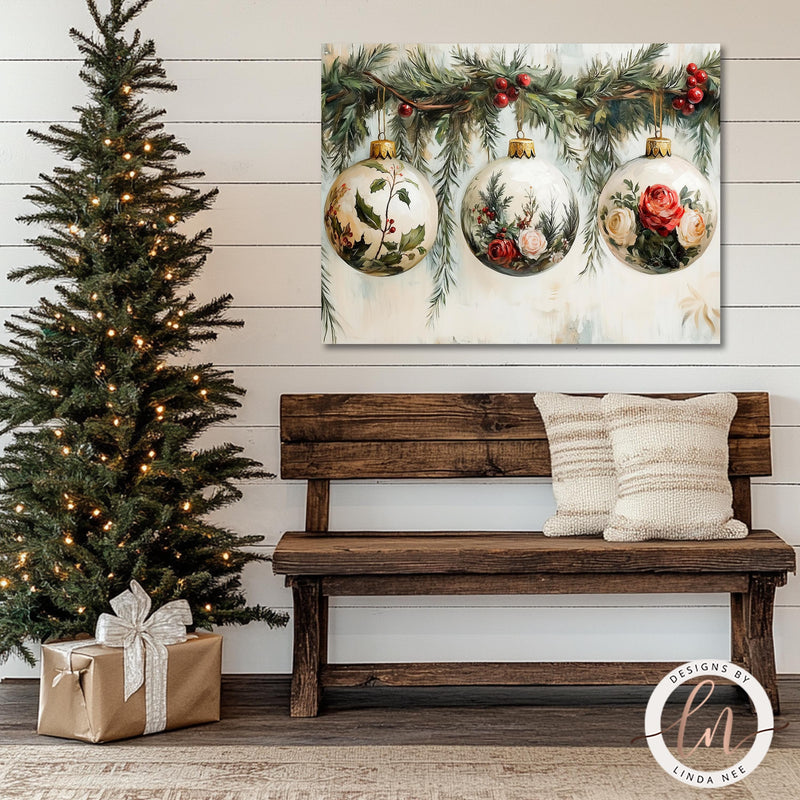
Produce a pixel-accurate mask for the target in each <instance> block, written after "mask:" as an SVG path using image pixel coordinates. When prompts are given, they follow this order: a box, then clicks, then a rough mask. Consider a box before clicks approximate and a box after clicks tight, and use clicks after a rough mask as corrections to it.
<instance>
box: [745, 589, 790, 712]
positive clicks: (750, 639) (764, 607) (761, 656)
mask: <svg viewBox="0 0 800 800" xmlns="http://www.w3.org/2000/svg"><path fill="white" fill-rule="evenodd" d="M745 605H746V610H745V613H746V617H747V620H746V621H747V656H748V661H747V662H746V666H747V669H748V670H749V671H750V672H751V673H752V675H753V677H754V678H755V679H756V680H757V681H758V682H759V683H760V684H761V685H762V686H763V687H764V690H765V691H766V693H767V696H768V697H769V699H770V700H771V701H772V710H773V712H774V713H775V714H780V713H781V706H780V701H779V699H778V679H777V674H776V671H775V645H774V643H773V639H772V618H773V613H774V609H775V579H774V578H772V577H770V576H761V575H751V577H750V591H749V592H748V593H747V596H746V603H745Z"/></svg>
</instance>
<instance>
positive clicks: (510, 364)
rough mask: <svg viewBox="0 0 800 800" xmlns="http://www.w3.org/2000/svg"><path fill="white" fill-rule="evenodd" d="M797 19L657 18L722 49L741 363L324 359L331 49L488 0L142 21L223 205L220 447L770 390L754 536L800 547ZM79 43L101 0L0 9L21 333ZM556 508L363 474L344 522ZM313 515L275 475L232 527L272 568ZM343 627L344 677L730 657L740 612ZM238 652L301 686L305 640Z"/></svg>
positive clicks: (590, 26)
mask: <svg viewBox="0 0 800 800" xmlns="http://www.w3.org/2000/svg"><path fill="white" fill-rule="evenodd" d="M101 2H102V0H101ZM793 8H794V7H793V6H792V5H791V4H790V3H789V2H788V0H767V2H766V3H765V4H762V5H761V6H760V7H759V13H757V14H754V15H751V14H747V15H744V14H731V13H730V9H729V8H728V6H727V5H726V4H725V3H723V2H722V0H712V2H708V3H701V4H697V3H695V4H693V5H692V7H691V19H692V25H691V27H692V30H691V35H688V34H687V29H686V15H685V14H684V13H681V11H680V9H677V10H676V13H675V14H670V15H666V16H664V17H660V18H659V21H658V30H657V35H658V37H659V38H660V39H663V40H666V41H676V42H681V41H685V40H686V39H687V38H691V39H694V40H696V41H703V40H709V41H721V42H722V43H723V47H724V52H723V56H724V64H723V68H724V70H725V81H726V95H725V104H724V107H723V117H724V122H723V136H724V139H723V193H724V203H725V206H724V222H723V236H724V240H723V266H724V275H723V308H724V309H725V310H724V312H723V313H724V315H725V330H724V334H723V336H724V344H723V346H722V347H719V348H704V347H699V348H677V347H666V348H639V347H626V348H612V347H600V348H577V347H564V348H543V347H459V348H444V347H425V348H404V347H376V348H343V349H342V348H340V349H336V348H330V347H327V348H326V347H323V346H322V345H320V344H319V322H318V317H319V256H318V244H319V235H320V234H319V231H320V226H319V225H318V224H317V223H316V222H315V221H314V220H316V219H317V213H318V208H319V181H320V169H319V159H318V155H317V153H318V142H319V134H320V126H319V111H318V108H319V98H318V94H317V93H318V91H319V61H318V59H319V47H320V43H321V42H323V41H383V40H385V39H386V37H387V35H389V36H391V38H392V39H394V40H396V41H404V40H408V41H420V40H422V41H446V42H447V41H463V42H469V41H475V40H482V39H485V38H486V36H485V19H486V16H485V3H482V2H479V0H461V2H459V3H458V4H457V7H456V4H455V3H443V4H439V5H436V4H430V3H429V2H428V0H407V2H405V3H404V4H403V8H402V12H398V10H397V7H396V4H394V3H389V2H388V0H374V2H372V3H369V4H366V3H363V2H360V1H359V0H343V1H342V2H340V3H329V2H323V1H322V0H311V2H310V4H309V3H306V4H305V5H303V6H298V5H297V4H292V3H288V2H281V1H280V0H276V2H253V0H226V2H225V3H220V2H219V0H154V3H153V5H152V6H150V7H149V8H148V9H147V10H146V11H145V13H144V14H143V16H142V17H141V27H142V29H143V32H144V33H145V34H146V35H151V36H153V37H154V38H155V39H156V44H157V48H158V52H159V54H160V55H161V56H162V57H163V58H165V59H166V60H167V64H166V66H167V69H168V72H169V76H170V78H171V79H173V80H174V81H176V82H177V83H178V84H179V87H180V89H179V92H178V93H176V94H175V95H173V96H167V97H165V98H163V99H164V102H165V104H166V106H167V110H168V114H167V122H168V124H169V126H170V129H171V130H172V131H174V132H175V133H176V134H177V135H178V136H179V137H181V138H182V139H183V140H184V141H186V142H187V144H188V145H189V146H190V148H191V149H192V151H193V152H192V155H191V156H190V157H189V158H187V159H186V161H185V162H184V163H185V166H186V168H197V169H202V170H204V171H205V172H206V173H207V177H206V178H205V179H204V180H205V182H206V183H208V184H217V185H219V186H220V188H221V193H220V198H219V201H218V203H217V205H216V207H215V209H214V211H212V212H210V213H208V214H207V215H206V216H205V217H204V219H203V220H202V222H203V223H207V224H209V225H212V226H213V228H214V241H215V243H216V245H217V248H216V250H215V252H214V254H213V255H212V256H211V258H210V259H209V264H208V269H207V271H206V273H205V275H204V276H203V277H202V278H201V279H200V280H199V281H198V283H197V285H196V286H195V287H193V288H195V290H196V293H197V294H198V295H199V296H201V297H210V296H212V295H215V294H219V293H222V292H227V291H231V292H232V293H233V294H234V295H235V297H236V304H237V306H238V308H239V312H238V313H239V314H240V316H241V317H242V318H243V319H244V320H245V321H246V323H247V326H246V328H245V329H244V330H243V331H240V332H233V333H229V334H226V335H225V336H223V337H222V340H221V341H220V342H218V343H217V344H215V345H214V346H213V347H209V348H207V350H206V354H207V356H208V357H209V358H211V359H214V360H216V361H217V362H218V363H220V364H221V365H228V366H232V367H233V368H234V369H235V372H236V377H237V380H238V381H239V382H240V383H241V384H242V385H243V386H245V387H246V388H247V389H248V396H247V398H246V400H245V405H244V407H243V408H242V411H241V413H240V415H239V417H238V418H237V420H236V421H235V423H234V424H233V425H231V426H229V427H227V428H224V429H218V430H215V431H213V432H211V433H209V435H208V436H207V437H206V441H207V442H208V443H213V442H218V441H224V440H226V439H227V440H232V441H235V442H237V443H241V444H243V445H245V446H246V447H247V448H248V450H249V452H250V453H251V454H253V455H255V456H257V457H259V458H261V459H262V460H263V461H264V462H265V464H266V465H267V467H268V468H269V469H271V470H272V471H275V472H277V471H278V467H279V460H278V459H279V447H280V445H279V436H278V421H279V409H278V398H279V395H280V394H281V393H290V392H293V393H303V392H385V391H391V392H480V391H496V392H499V391H506V392H531V391H536V390H549V391H571V392H591V391H597V390H599V389H603V390H610V391H640V392H662V391H663V392H670V391H673V392H674V391H719V390H737V391H748V390H751V391H769V392H770V393H771V409H772V450H773V474H772V475H771V476H770V477H767V478H757V479H756V480H755V481H754V486H753V503H754V524H755V525H756V527H765V528H769V527H772V528H774V529H776V530H778V531H779V532H781V533H782V534H783V535H784V536H785V537H786V538H787V539H788V540H789V541H790V543H792V544H793V545H795V546H796V547H800V521H798V517H797V514H796V508H797V507H798V505H800V351H798V348H797V345H796V341H797V334H798V332H800V280H798V278H797V263H798V259H800V228H798V226H797V225H796V219H797V217H798V211H800V161H798V160H797V159H796V158H794V151H795V149H796V145H795V143H796V141H797V140H798V137H800V96H799V95H798V94H797V92H796V91H794V87H796V86H797V84H798V82H800V45H798V43H797V38H796V31H795V26H792V25H789V24H786V21H787V12H791V13H793V11H792V10H793ZM687 9H688V6H687ZM585 12H586V13H585ZM588 12H591V13H588ZM516 13H517V15H518V18H519V19H518V22H517V24H515V26H514V30H515V31H517V32H518V33H516V34H515V35H516V36H517V37H518V38H524V37H525V35H526V34H525V32H526V31H530V32H531V36H532V37H533V38H534V39H535V40H537V41H597V40H599V41H650V40H651V39H652V38H653V36H654V35H655V28H654V27H653V19H652V17H651V16H648V15H646V14H642V13H641V3H639V2H637V1H636V0H621V2H619V3H617V4H616V5H615V6H614V12H613V13H609V14H602V13H597V7H596V5H595V4H590V3H589V2H588V0H569V1H568V2H565V3H562V4H554V5H552V6H550V7H549V8H548V13H547V14H546V15H544V16H543V15H541V14H540V13H538V7H537V6H536V5H535V4H533V5H530V4H529V5H528V6H522V7H520V8H518V9H516ZM387 18H391V19H392V25H391V28H389V29H387V27H386V19H387ZM71 26H76V27H78V28H82V29H84V30H88V29H89V18H88V14H87V12H86V10H85V7H84V3H83V0H4V2H3V25H2V26H0V318H2V319H7V318H8V317H9V316H10V315H11V314H13V313H14V312H15V311H18V310H21V309H24V308H25V307H27V306H28V305H29V304H31V303H32V302H35V300H36V298H37V297H38V296H39V294H40V291H41V289H40V287H29V286H24V285H19V284H11V283H10V282H8V281H7V280H6V277H5V276H6V273H7V272H8V270H9V269H11V268H12V267H13V266H15V265H19V264H23V263H28V262H29V259H31V258H32V256H33V254H32V253H31V251H30V248H28V247H26V246H25V244H24V237H25V233H26V232H25V230H24V229H23V228H22V227H21V226H19V225H18V224H17V223H15V222H14V217H15V216H17V215H18V214H19V213H21V212H23V211H25V210H26V209H25V205H24V203H23V201H22V197H23V195H24V194H25V192H26V186H28V185H29V184H30V183H32V182H36V181H37V180H38V178H37V175H38V173H39V172H42V171H47V170H49V169H50V168H52V166H53V165H54V164H55V163H57V162H56V159H55V156H53V154H51V153H49V152H48V151H47V150H46V149H44V148H41V147H39V146H37V145H35V144H34V143H32V142H30V141H29V140H28V139H27V138H26V137H25V131H26V130H27V129H28V127H31V126H34V127H35V126H36V125H41V124H42V123H46V122H48V121H55V120H67V121H69V120H71V119H73V117H74V114H73V112H72V111H71V110H70V109H71V106H72V105H73V104H74V103H76V102H80V101H81V99H82V90H81V87H80V84H79V81H78V80H77V70H78V67H79V62H78V60H77V58H76V51H75V49H74V45H73V44H72V42H71V41H70V40H69V37H68V36H67V30H68V29H69V28H70V27H71ZM387 30H389V31H390V33H388V34H387ZM765 87H767V88H765ZM155 100H156V102H161V100H162V98H161V97H157V98H155ZM4 335H5V334H4V333H0V336H4ZM2 444H3V440H0V446H2ZM552 510H553V499H552V492H551V490H550V487H549V484H548V483H547V482H539V481H533V482H531V481H529V480H515V479H512V480H510V481H508V482H504V483H502V484H501V485H499V486H497V485H487V484H486V483H484V482H481V481H470V480H464V481H458V482H454V483H451V484H449V485H448V486H441V485H429V484H424V483H423V484H420V483H415V482H401V483H400V484H399V485H388V484H378V485H373V484H369V485H367V484H366V482H361V481H355V482H353V483H352V484H348V485H347V486H336V487H334V489H333V510H332V514H331V528H332V529H334V530H335V529H336V528H339V529H343V528H348V527H353V528H362V529H372V530H379V529H381V528H383V529H386V528H395V527H397V526H398V525H402V526H404V527H406V528H408V529H409V530H411V529H414V528H415V527H416V528H426V527H439V528H455V529H470V528H472V529H475V528H476V527H477V528H481V529H486V530H491V529H495V530H497V529H515V528H516V529H522V530H524V529H530V528H536V527H540V526H541V523H542V521H543V520H544V519H545V518H546V516H547V515H548V514H549V513H551V512H552ZM304 515H305V487H304V485H303V484H301V483H300V482H298V481H282V480H275V481H273V482H262V483H256V484H253V485H250V486H248V487H246V488H245V497H244V500H243V501H242V502H241V503H239V504H238V505H237V506H235V507H233V508H231V509H227V510H225V511H224V512H222V513H221V514H220V519H222V520H223V521H224V522H226V523H227V524H229V525H231V526H233V527H235V528H237V529H239V530H241V531H243V532H244V531H246V532H248V533H250V532H255V533H260V534H263V535H264V537H265V542H264V550H265V552H270V550H271V548H272V547H274V545H275V543H276V541H277V539H278V537H279V536H280V532H281V531H282V530H286V529H295V530H296V529H301V528H302V527H303V522H304ZM245 584H246V589H247V591H248V593H249V596H250V598H251V600H252V601H253V602H261V603H269V604H271V605H273V606H276V607H283V608H286V607H288V606H289V605H290V602H291V596H290V594H289V593H288V591H287V590H286V589H284V588H283V585H282V581H280V580H278V579H275V578H273V577H272V575H271V569H270V567H269V565H253V566H250V567H248V569H247V571H246V573H245ZM777 602H778V610H777V617H776V645H777V650H778V667H779V669H780V670H781V671H783V672H800V638H798V637H796V636H795V635H794V634H793V632H794V631H795V630H796V629H797V626H798V624H800V580H798V579H790V582H789V585H788V586H787V587H786V588H784V589H782V590H780V591H779V593H778V599H777ZM465 606H466V607H467V610H464V607H465ZM333 608H334V611H333V614H332V631H333V635H332V641H331V658H332V659H333V660H350V661H377V660H385V661H398V660H401V659H403V658H413V659H418V660H432V661H435V660H454V659H463V660H475V659H476V658H482V657H489V658H491V659H493V660H503V659H509V660H514V659H516V660H530V659H535V658H541V659H546V660H568V659H577V660H588V659H592V658H597V659H601V658H611V659H627V658H639V659H643V660H660V659H673V660H674V659H675V658H691V657H694V656H701V655H708V654H709V652H715V653H717V652H718V653H720V654H724V652H725V648H726V647H727V634H726V633H725V631H726V630H727V625H726V623H725V619H726V614H727V611H726V598H725V596H724V595H689V596H683V595H626V596H624V597H623V596H618V595H607V594H604V595H569V596H564V597H555V598H554V597H547V596H544V597H525V596H516V597H473V598H470V597H442V598H432V597H402V598H379V597H373V598H339V599H337V600H336V601H335V602H334V603H333ZM531 609H535V611H536V613H534V614H531V613H530V612H531ZM629 631H636V635H635V636H630V635H629ZM226 636H227V640H226V648H225V669H226V670H227V671H229V672H261V671H264V672H280V671H287V670H288V669H289V663H290V641H291V633H290V629H287V630H283V631H279V632H271V633H270V632H265V631H264V630H262V629H260V628H258V627H255V626H250V627H247V628H243V629H239V630H230V631H227V632H226ZM24 674H30V673H28V672H26V670H25V669H24V668H22V667H20V666H19V665H17V664H8V665H6V666H4V667H2V668H0V675H24Z"/></svg>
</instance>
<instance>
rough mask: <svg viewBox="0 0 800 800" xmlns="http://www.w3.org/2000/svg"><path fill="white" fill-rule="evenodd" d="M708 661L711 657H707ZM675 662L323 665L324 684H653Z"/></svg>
mask: <svg viewBox="0 0 800 800" xmlns="http://www.w3.org/2000/svg"><path fill="white" fill-rule="evenodd" d="M709 661H713V659H709ZM680 663H681V662H679V661H675V662H669V661H663V662H662V661H629V662H624V663H617V662H609V661H583V662H581V661H567V662H561V661H559V662H552V661H527V662H524V661H517V662H515V661H511V662H508V661H501V662H491V661H471V662H468V661H455V662H438V663H435V662H429V663H416V664H405V663H401V664H329V665H328V666H327V667H325V668H324V669H323V670H322V675H321V682H322V685H323V686H325V687H328V686H550V685H556V686H603V685H606V684H623V685H633V686H639V685H648V684H655V683H658V682H659V681H660V680H661V679H662V678H663V677H664V676H665V675H666V674H668V673H669V672H671V671H672V670H673V669H675V667H678V666H680Z"/></svg>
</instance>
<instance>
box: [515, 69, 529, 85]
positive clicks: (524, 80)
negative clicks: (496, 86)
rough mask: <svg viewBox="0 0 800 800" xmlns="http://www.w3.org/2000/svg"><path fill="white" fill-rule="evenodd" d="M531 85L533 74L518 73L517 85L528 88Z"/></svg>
mask: <svg viewBox="0 0 800 800" xmlns="http://www.w3.org/2000/svg"><path fill="white" fill-rule="evenodd" d="M530 85H531V76H530V75H528V73H527V72H520V74H519V75H517V86H521V87H522V88H523V89H527V88H528V87H529V86H530Z"/></svg>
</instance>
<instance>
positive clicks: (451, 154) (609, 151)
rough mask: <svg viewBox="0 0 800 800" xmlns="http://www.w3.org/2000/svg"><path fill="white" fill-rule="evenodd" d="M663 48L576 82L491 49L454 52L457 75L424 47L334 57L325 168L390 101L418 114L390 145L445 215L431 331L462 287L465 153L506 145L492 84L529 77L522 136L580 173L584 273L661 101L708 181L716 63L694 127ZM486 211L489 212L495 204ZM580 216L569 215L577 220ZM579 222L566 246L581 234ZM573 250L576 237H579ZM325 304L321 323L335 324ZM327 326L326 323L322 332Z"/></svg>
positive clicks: (397, 128) (435, 255) (677, 69)
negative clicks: (460, 207)
mask: <svg viewBox="0 0 800 800" xmlns="http://www.w3.org/2000/svg"><path fill="white" fill-rule="evenodd" d="M665 49H666V45H665V44H649V45H645V46H643V47H641V48H639V49H637V50H632V51H631V52H629V53H626V54H625V55H623V56H622V57H620V58H618V59H616V60H601V59H599V58H598V59H594V60H593V61H592V62H590V63H589V64H588V65H587V66H586V67H585V68H584V69H582V70H581V71H580V73H579V74H578V75H576V76H568V75H565V74H564V73H563V72H562V71H561V70H560V69H558V68H557V67H550V66H542V65H537V64H530V63H528V62H527V54H526V51H525V49H524V48H519V49H517V50H515V51H514V52H513V53H511V54H510V55H507V54H506V53H505V52H504V51H502V50H495V51H494V52H492V53H491V54H490V55H489V56H488V57H484V56H481V55H479V54H477V53H475V52H471V51H468V50H466V49H465V48H463V47H461V46H456V47H455V48H454V49H453V51H452V53H451V61H452V65H451V66H445V65H444V64H441V63H438V62H437V61H436V59H435V58H434V57H433V56H432V55H431V53H430V52H429V51H428V50H427V49H426V48H425V47H424V46H419V47H417V48H416V49H413V50H410V51H408V52H406V53H403V54H402V55H401V56H400V57H399V58H397V59H394V56H395V53H394V49H393V47H392V46H390V45H380V46H376V47H372V48H364V47H361V48H359V49H358V50H356V51H354V52H353V53H352V54H351V55H350V56H349V57H347V58H336V59H334V60H333V62H332V63H331V64H330V65H329V66H325V67H323V76H322V109H323V111H322V130H323V165H324V167H325V169H326V170H332V171H334V172H339V171H341V170H342V169H344V168H345V167H347V166H348V165H349V164H350V163H351V162H352V160H353V156H354V154H355V152H356V150H357V149H358V148H360V147H361V146H362V145H363V144H364V142H365V140H366V139H367V136H368V120H369V118H370V117H371V116H372V115H374V114H375V113H376V111H377V109H378V108H379V105H380V104H381V103H382V102H384V101H385V102H386V105H387V106H388V107H390V108H391V103H392V101H393V98H394V99H402V101H404V102H410V103H412V104H413V105H414V106H416V111H415V113H414V114H413V116H412V117H410V118H408V119H403V118H401V117H399V116H398V115H396V114H393V115H391V118H390V121H389V131H388V135H389V136H390V137H391V138H393V139H394V140H395V142H396V144H397V148H398V156H399V157H400V158H405V159H408V160H409V161H410V162H411V163H412V164H413V165H414V166H415V167H417V168H418V169H419V170H421V171H422V172H423V174H426V175H430V172H431V170H430V162H431V160H432V159H434V158H435V159H437V160H438V163H439V164H440V166H439V168H438V169H437V170H436V171H435V173H434V174H433V176H432V178H433V184H434V190H435V191H436V195H437V200H438V207H439V231H438V234H437V238H436V242H435V244H434V247H433V248H432V251H431V254H430V256H429V257H428V258H429V261H428V264H429V267H430V269H431V270H432V272H433V279H434V290H433V294H432V295H431V299H430V304H429V315H428V316H429V321H430V322H433V321H434V320H435V319H436V318H437V317H438V314H439V312H440V310H441V308H442V307H443V306H444V304H445V302H446V300H447V295H448V293H449V291H450V289H451V288H452V287H453V285H454V284H455V281H456V277H457V276H456V264H455V263H454V260H453V248H454V244H455V231H456V223H455V215H456V209H455V208H454V200H455V191H456V189H457V187H458V185H459V183H460V182H461V180H462V179H463V177H464V174H465V172H466V170H467V169H468V168H469V166H470V163H469V150H470V147H471V146H472V144H473V142H477V143H478V144H479V145H480V147H481V149H483V150H485V151H486V153H487V157H488V158H489V159H493V158H496V157H497V156H498V155H502V153H500V147H501V144H502V130H501V127H500V124H499V114H500V113H503V112H500V111H499V110H498V109H497V108H496V107H495V106H494V104H493V102H492V99H493V97H494V94H495V91H496V90H495V89H494V81H495V79H496V78H499V77H504V78H506V79H509V80H513V79H514V77H515V76H516V75H517V74H519V73H521V72H526V73H527V74H528V75H530V77H531V84H530V86H529V87H528V88H527V89H525V90H524V91H522V92H521V93H520V97H519V99H518V100H517V101H516V103H515V106H514V113H515V115H516V123H517V126H518V127H529V128H531V129H534V130H536V131H542V132H543V133H544V135H545V136H546V137H549V138H551V139H552V140H553V141H554V142H555V143H556V144H557V145H558V152H559V155H560V157H561V159H562V161H563V162H564V163H565V164H567V165H572V166H573V167H575V168H577V169H578V172H579V176H580V187H581V190H582V193H583V195H584V197H585V199H586V201H587V202H586V205H587V215H586V217H585V220H584V252H585V254H586V256H587V265H586V268H585V270H584V272H587V271H592V270H594V269H596V268H597V267H598V266H599V264H600V259H601V252H602V244H601V238H600V233H599V230H598V227H597V224H596V215H597V199H598V197H599V195H600V192H601V190H602V188H603V186H604V185H605V183H606V182H607V180H608V178H609V177H610V176H611V174H612V172H613V171H614V170H615V169H616V168H617V167H618V166H620V158H619V153H620V152H621V149H622V146H623V144H624V143H626V142H627V141H628V140H629V139H630V138H631V137H635V136H642V135H643V134H646V133H649V132H650V131H652V130H653V129H654V127H655V126H656V121H657V120H656V115H654V110H653V97H654V95H656V96H657V97H660V98H662V100H663V103H662V105H663V121H664V123H665V124H667V125H672V126H673V127H677V128H678V129H679V130H681V131H683V132H684V133H685V134H686V136H687V137H688V138H689V140H690V141H691V142H692V143H693V145H694V159H695V162H696V164H697V166H698V168H699V169H700V170H701V171H703V172H707V171H708V169H709V166H710V160H711V152H712V146H713V144H714V142H715V140H716V138H717V136H718V134H719V105H720V103H719V87H720V56H719V53H718V52H715V53H710V54H709V55H708V56H707V57H705V58H704V59H703V61H702V62H701V63H700V64H699V66H700V67H702V68H703V69H705V70H706V72H707V73H708V81H707V84H706V87H705V88H706V97H705V99H704V100H703V102H702V103H701V104H700V106H699V107H698V109H697V111H696V112H695V113H694V114H692V115H691V116H688V117H687V116H683V115H682V114H680V113H677V112H675V110H674V109H673V108H672V105H671V100H672V98H673V97H674V96H676V95H678V94H682V93H683V92H684V88H685V79H686V73H685V65H682V64H676V65H674V66H672V67H670V68H666V67H665V66H663V56H664V52H665ZM487 205H492V204H490V203H488V202H487ZM571 210H573V209H571ZM576 226H577V222H576V220H575V219H573V218H571V220H570V222H569V225H568V226H566V228H565V231H564V236H565V238H567V239H569V238H570V237H569V236H568V233H569V231H570V230H573V229H575V228H576ZM571 238H572V239H574V234H573V236H572V237H571ZM329 314H330V308H328V310H327V311H326V308H325V306H324V305H323V319H325V317H326V315H327V316H328V317H329ZM329 324H330V320H329V319H328V322H325V326H326V331H327V330H328V329H329Z"/></svg>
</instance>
